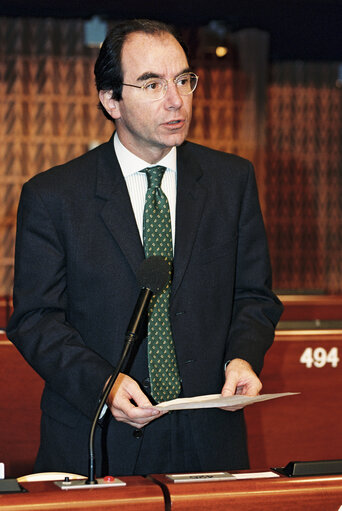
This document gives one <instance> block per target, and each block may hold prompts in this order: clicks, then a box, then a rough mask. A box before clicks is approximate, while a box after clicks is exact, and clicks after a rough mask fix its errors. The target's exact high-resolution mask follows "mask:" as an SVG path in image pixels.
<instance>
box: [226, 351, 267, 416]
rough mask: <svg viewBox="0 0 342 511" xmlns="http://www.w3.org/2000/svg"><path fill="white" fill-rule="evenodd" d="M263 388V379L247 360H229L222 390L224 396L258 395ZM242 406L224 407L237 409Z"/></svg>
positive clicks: (232, 409)
mask: <svg viewBox="0 0 342 511" xmlns="http://www.w3.org/2000/svg"><path fill="white" fill-rule="evenodd" d="M261 388H262V383H261V381H260V380H259V378H258V377H257V375H256V374H255V372H254V371H253V369H252V366H251V365H250V364H249V363H248V362H246V360H242V359H241V358H235V359H233V360H231V361H230V362H229V364H228V365H227V367H226V381H225V384H224V386H223V388H222V391H221V394H222V396H223V397H228V396H234V395H235V394H243V395H246V396H257V395H258V394H259V392H260V390H261ZM240 408H242V406H237V407H231V406H230V407H227V408H222V409H223V410H230V411H235V410H238V409H240Z"/></svg>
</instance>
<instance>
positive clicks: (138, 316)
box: [86, 256, 169, 484]
mask: <svg viewBox="0 0 342 511" xmlns="http://www.w3.org/2000/svg"><path fill="white" fill-rule="evenodd" d="M137 279H138V282H139V284H140V287H141V290H140V294H139V296H138V300H137V303H136V305H135V308H134V311H133V314H132V316H131V320H130V322H129V324H128V327H127V331H126V335H125V344H124V347H123V350H122V353H121V358H120V360H119V362H118V364H117V366H116V368H115V370H114V372H113V374H112V376H111V377H110V379H109V381H108V383H107V386H106V388H105V390H104V392H103V394H102V397H101V400H100V402H99V404H98V406H97V408H96V412H95V415H94V418H93V421H92V424H91V429H90V434H89V451H88V453H89V460H88V463H89V467H88V479H87V481H86V484H97V480H96V475H95V450H94V436H95V430H96V426H97V422H98V420H99V417H100V415H101V412H102V409H103V407H104V405H105V403H106V401H107V398H108V396H109V393H110V391H111V390H112V388H113V385H114V383H115V382H116V380H117V377H118V375H119V373H120V372H121V370H122V368H123V367H124V366H125V364H126V362H127V360H128V356H129V354H130V352H131V348H132V347H133V345H134V342H135V341H136V339H137V337H138V330H139V327H140V324H141V321H142V320H143V317H144V315H145V314H146V312H147V308H148V305H149V303H150V300H151V298H152V296H153V295H154V294H159V293H160V292H161V290H162V289H163V287H164V286H165V284H166V282H167V281H168V279H169V265H168V263H167V262H166V261H165V259H164V258H162V257H160V256H152V257H149V258H148V259H145V260H144V261H143V263H142V264H141V266H140V268H139V270H138V272H137Z"/></svg>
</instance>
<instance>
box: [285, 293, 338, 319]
mask: <svg viewBox="0 0 342 511" xmlns="http://www.w3.org/2000/svg"><path fill="white" fill-rule="evenodd" d="M279 298H280V300H281V301H282V303H283V305H284V312H283V314H282V317H281V321H309V320H312V321H315V320H340V321H342V295H280V296H279Z"/></svg>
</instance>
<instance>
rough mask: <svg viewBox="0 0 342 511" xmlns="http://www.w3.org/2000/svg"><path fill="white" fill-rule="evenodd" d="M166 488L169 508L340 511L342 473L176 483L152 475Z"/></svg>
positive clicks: (189, 510)
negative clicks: (337, 474)
mask: <svg viewBox="0 0 342 511" xmlns="http://www.w3.org/2000/svg"><path fill="white" fill-rule="evenodd" d="M151 477H152V478H153V480H155V481H158V482H159V483H160V484H162V485H163V486H164V487H166V488H167V494H166V507H165V509H166V511H170V510H171V509H172V511H195V510H196V511H198V510H201V511H209V510H215V511H227V510H229V511H274V510H277V511H289V510H291V511H303V510H305V509H308V510H310V511H338V510H339V508H340V506H341V505H342V476H326V477H310V478H295V479H288V478H285V477H278V478H275V479H273V478H272V479H247V480H233V481H218V482H215V483H213V482H204V483H200V482H196V483H174V482H172V481H170V480H169V479H168V478H167V477H166V476H164V475H153V476H151Z"/></svg>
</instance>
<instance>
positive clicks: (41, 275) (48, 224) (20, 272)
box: [7, 181, 113, 418]
mask: <svg viewBox="0 0 342 511" xmlns="http://www.w3.org/2000/svg"><path fill="white" fill-rule="evenodd" d="M44 199H45V202H44V200H43V199H42V197H41V195H40V193H39V192H38V187H36V186H34V181H33V182H32V181H31V182H28V183H27V184H26V185H24V187H23V191H22V194H21V199H20V203H19V209H18V221H17V238H16V257H15V278H14V290H13V303H14V313H13V315H12V317H11V319H10V321H9V325H8V329H7V335H8V337H9V339H10V340H11V341H12V342H13V343H14V344H15V345H16V346H17V348H18V349H19V351H20V352H21V353H22V355H23V356H24V357H25V359H26V360H27V361H28V363H29V364H30V365H31V366H32V367H33V368H34V369H35V370H36V371H37V372H38V374H39V375H40V376H41V377H42V378H43V379H44V380H45V382H46V385H47V386H48V387H49V388H51V389H52V390H53V391H54V392H57V393H58V394H59V395H60V396H61V397H63V399H65V400H66V401H68V402H69V403H70V404H71V405H72V406H74V407H76V408H77V409H79V410H80V411H81V412H82V413H83V414H84V415H86V416H89V417H90V418H91V417H92V416H93V415H94V413H95V409H96V406H97V404H98V401H99V398H100V395H101V392H102V389H103V386H104V383H105V381H106V380H107V378H108V376H109V375H110V374H111V372H112V370H113V368H112V366H111V365H110V364H109V363H108V362H107V361H106V360H104V359H103V358H101V357H100V356H99V355H98V354H97V353H95V352H94V351H92V350H91V349H89V348H88V347H87V346H86V345H85V343H84V342H83V340H82V337H81V335H80V334H79V332H78V331H77V330H76V329H75V328H73V326H72V325H71V324H69V322H68V314H67V309H68V288H67V272H66V258H67V253H66V250H65V247H64V244H63V238H62V234H61V232H60V231H57V229H56V226H55V224H54V221H53V219H52V218H51V216H52V214H51V212H50V211H49V210H48V208H47V207H46V194H45V196H44Z"/></svg>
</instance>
